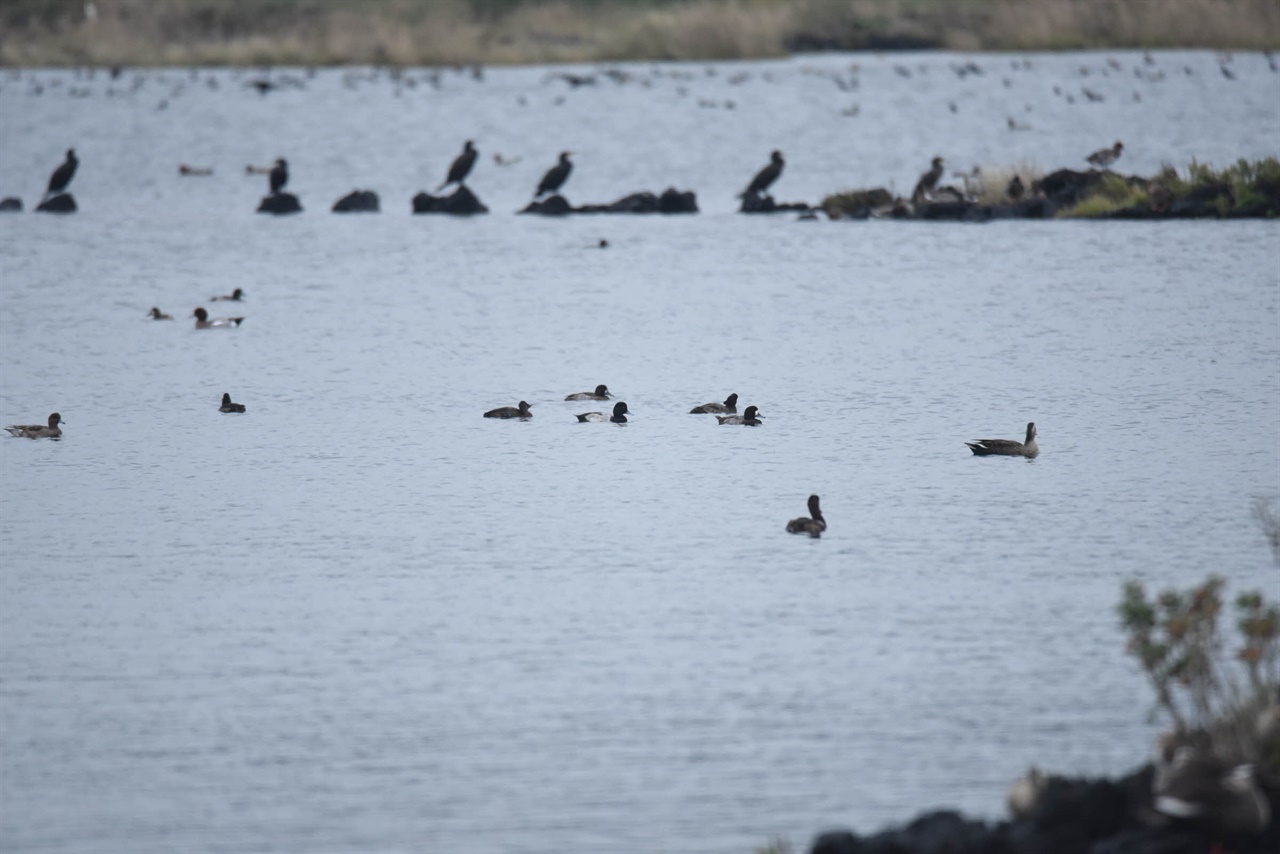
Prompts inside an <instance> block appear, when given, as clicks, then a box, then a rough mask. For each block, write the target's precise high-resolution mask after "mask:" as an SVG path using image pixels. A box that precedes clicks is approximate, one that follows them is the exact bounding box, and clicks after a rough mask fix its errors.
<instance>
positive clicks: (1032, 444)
mask: <svg viewBox="0 0 1280 854" xmlns="http://www.w3.org/2000/svg"><path fill="white" fill-rule="evenodd" d="M965 444H966V445H968V446H969V449H970V450H972V451H973V452H974V454H976V455H977V456H979V457H993V456H999V457H1034V456H1035V455H1036V454H1038V453H1040V446H1039V445H1037V444H1036V422H1034V421H1031V422H1029V423H1028V424H1027V440H1026V441H1025V442H1019V441H1017V440H1016V439H977V440H975V441H973V442H965Z"/></svg>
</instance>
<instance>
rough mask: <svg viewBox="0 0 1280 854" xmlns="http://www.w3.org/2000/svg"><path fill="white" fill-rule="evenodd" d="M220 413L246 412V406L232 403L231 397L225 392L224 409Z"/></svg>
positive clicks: (223, 395)
mask: <svg viewBox="0 0 1280 854" xmlns="http://www.w3.org/2000/svg"><path fill="white" fill-rule="evenodd" d="M218 411H219V412H244V404H243V403H232V402H231V395H230V394H228V393H227V392H225V391H224V392H223V393H222V407H221V408H220V409H219V410H218Z"/></svg>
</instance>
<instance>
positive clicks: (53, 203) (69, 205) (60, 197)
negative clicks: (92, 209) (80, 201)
mask: <svg viewBox="0 0 1280 854" xmlns="http://www.w3.org/2000/svg"><path fill="white" fill-rule="evenodd" d="M36 210H38V211H43V212H44V213H75V212H76V211H77V210H79V208H77V207H76V200H75V197H74V196H72V195H71V194H70V193H58V194H57V195H56V196H50V197H49V198H47V199H45V200H44V201H42V202H41V203H40V204H38V205H36Z"/></svg>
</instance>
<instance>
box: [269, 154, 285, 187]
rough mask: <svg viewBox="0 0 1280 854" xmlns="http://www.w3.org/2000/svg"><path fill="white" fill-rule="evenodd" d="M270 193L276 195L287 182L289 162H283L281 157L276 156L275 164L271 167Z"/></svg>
mask: <svg viewBox="0 0 1280 854" xmlns="http://www.w3.org/2000/svg"><path fill="white" fill-rule="evenodd" d="M269 180H270V181H271V195H273V196H274V195H276V194H277V193H279V192H280V191H281V190H283V189H284V185H285V184H288V183H289V164H288V163H286V162H285V160H284V158H283V157H277V158H276V165H275V166H272V167H271V175H270V177H269Z"/></svg>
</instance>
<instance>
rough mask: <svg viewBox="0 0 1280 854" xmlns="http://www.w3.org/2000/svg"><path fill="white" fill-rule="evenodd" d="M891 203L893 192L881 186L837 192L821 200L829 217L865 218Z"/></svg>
mask: <svg viewBox="0 0 1280 854" xmlns="http://www.w3.org/2000/svg"><path fill="white" fill-rule="evenodd" d="M892 204H893V194H892V193H890V192H889V191H888V190H886V189H884V188H883V187H876V188H875V189H872V190H854V191H853V192H849V193H837V194H836V195H834V196H828V197H827V198H825V199H823V200H822V209H823V210H825V211H826V212H827V216H829V217H830V218H831V219H867V218H868V217H870V216H871V214H872V213H874V212H876V211H879V210H884V209H886V208H888V207H889V206H890V205H892Z"/></svg>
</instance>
